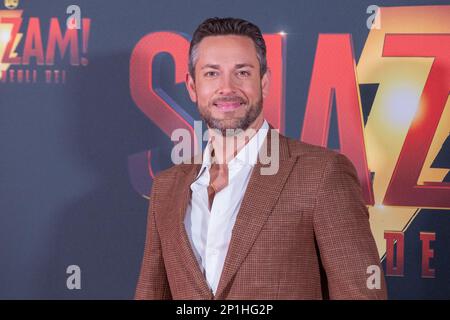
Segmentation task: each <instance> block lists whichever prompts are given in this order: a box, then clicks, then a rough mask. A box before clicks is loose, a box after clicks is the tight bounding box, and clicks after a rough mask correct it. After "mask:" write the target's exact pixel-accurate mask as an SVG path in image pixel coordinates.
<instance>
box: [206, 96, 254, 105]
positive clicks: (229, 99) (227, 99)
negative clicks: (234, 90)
mask: <svg viewBox="0 0 450 320" xmlns="http://www.w3.org/2000/svg"><path fill="white" fill-rule="evenodd" d="M221 102H239V103H246V101H245V99H243V98H241V97H239V96H228V97H220V98H216V99H214V100H213V101H212V103H213V104H217V103H221Z"/></svg>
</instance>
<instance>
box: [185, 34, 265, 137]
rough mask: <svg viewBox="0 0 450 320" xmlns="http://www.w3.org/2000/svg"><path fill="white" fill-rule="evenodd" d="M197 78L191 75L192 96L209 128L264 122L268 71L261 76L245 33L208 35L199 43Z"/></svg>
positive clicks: (190, 93)
mask: <svg viewBox="0 0 450 320" xmlns="http://www.w3.org/2000/svg"><path fill="white" fill-rule="evenodd" d="M194 62H195V80H194V79H193V78H192V77H191V76H190V75H189V74H188V75H187V77H186V84H187V88H188V91H189V95H190V97H191V99H192V101H193V102H195V103H197V107H198V109H199V112H200V114H201V116H202V117H203V119H204V120H205V121H206V123H207V125H208V127H210V128H214V129H219V130H220V131H221V132H222V134H224V135H225V130H226V129H242V130H246V129H247V128H249V127H252V125H253V124H255V123H260V122H261V121H262V117H263V113H262V104H263V98H265V97H266V96H267V93H268V90H269V76H268V72H266V74H265V75H264V76H263V77H262V78H261V75H260V66H259V61H258V58H257V55H256V48H255V45H254V43H253V40H252V39H251V38H249V37H246V36H237V35H225V36H208V37H206V38H203V40H202V41H201V42H200V43H199V44H198V47H197V60H196V61H194Z"/></svg>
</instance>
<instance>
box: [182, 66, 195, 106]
mask: <svg viewBox="0 0 450 320" xmlns="http://www.w3.org/2000/svg"><path fill="white" fill-rule="evenodd" d="M185 84H186V89H187V91H188V92H189V96H190V97H191V100H192V102H194V103H195V102H197V92H196V90H195V80H194V78H192V76H191V75H190V73H189V72H188V73H186V81H185Z"/></svg>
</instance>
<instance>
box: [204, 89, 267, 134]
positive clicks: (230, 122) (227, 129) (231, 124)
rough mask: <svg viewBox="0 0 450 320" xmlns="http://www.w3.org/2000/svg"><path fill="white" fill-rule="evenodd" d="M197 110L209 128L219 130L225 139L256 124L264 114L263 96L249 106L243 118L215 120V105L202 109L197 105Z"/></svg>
mask: <svg viewBox="0 0 450 320" xmlns="http://www.w3.org/2000/svg"><path fill="white" fill-rule="evenodd" d="M197 108H198V110H199V112H200V115H201V116H202V118H203V120H205V122H206V124H207V125H208V127H209V128H211V129H215V130H219V131H220V133H221V134H222V136H224V137H225V136H233V135H236V134H238V133H239V132H241V130H242V131H245V130H247V129H248V128H249V127H250V125H251V124H252V123H253V122H255V120H256V119H257V118H258V116H259V115H260V114H261V112H262V109H263V98H262V94H261V95H260V98H259V99H258V101H256V102H255V103H254V104H252V105H247V106H246V110H245V114H244V115H243V116H241V117H231V118H225V119H219V118H215V117H214V116H213V115H212V114H211V109H212V108H215V106H214V105H213V104H211V105H209V106H206V107H200V106H199V105H198V104H197Z"/></svg>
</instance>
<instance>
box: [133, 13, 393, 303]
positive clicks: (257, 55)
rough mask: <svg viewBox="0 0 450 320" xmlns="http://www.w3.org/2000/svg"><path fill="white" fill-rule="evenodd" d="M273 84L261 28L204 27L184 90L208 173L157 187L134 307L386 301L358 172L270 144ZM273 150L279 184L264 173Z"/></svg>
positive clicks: (334, 160) (171, 176)
mask: <svg viewBox="0 0 450 320" xmlns="http://www.w3.org/2000/svg"><path fill="white" fill-rule="evenodd" d="M269 83H270V71H269V70H268V69H267V66H266V47H265V43H264V40H263V38H262V35H261V32H260V30H259V28H258V27H257V26H255V25H254V24H252V23H250V22H247V21H245V20H241V19H233V18H225V19H220V18H212V19H207V20H205V21H204V22H203V23H202V24H201V25H200V26H199V27H198V28H197V30H196V31H195V33H194V36H193V39H192V42H191V46H190V50H189V73H188V74H187V76H186V85H187V89H188V91H189V94H190V97H191V99H192V101H194V102H195V103H196V104H197V107H198V110H199V112H200V114H201V116H202V117H203V119H204V120H205V122H206V124H207V125H208V132H209V135H210V139H209V142H208V145H207V147H206V149H205V152H204V154H203V160H202V163H201V164H189V163H183V164H179V165H176V166H173V167H172V168H170V169H168V170H165V171H163V172H161V173H160V174H159V175H157V177H156V178H155V180H154V184H153V188H152V192H151V200H150V208H149V219H148V230H147V239H146V246H145V252H144V257H143V262H142V268H141V273H140V277H139V281H138V285H137V289H136V296H135V298H136V299H324V298H331V299H384V298H386V287H385V282H384V278H383V273H382V271H381V268H380V265H379V256H378V252H377V248H376V246H375V242H374V240H373V237H372V234H371V231H370V226H369V221H368V211H367V208H366V206H365V204H364V201H363V199H362V197H361V188H360V185H359V182H358V179H357V175H356V172H355V169H354V167H353V165H352V164H351V162H350V161H349V160H348V159H347V158H346V157H345V156H343V155H340V154H338V153H336V152H334V151H330V150H327V149H325V148H322V147H317V146H312V145H309V144H306V143H302V142H300V141H296V140H292V139H289V138H287V137H284V136H283V135H281V134H278V133H276V134H273V132H271V133H269V129H270V128H272V127H271V126H270V125H269V124H268V123H267V121H266V120H265V119H264V116H263V112H262V105H263V99H264V98H265V97H266V96H267V94H268V88H269ZM243 136H245V137H247V139H237V138H238V137H243ZM232 142H233V143H234V144H232ZM230 144H231V145H233V148H229V145H230ZM265 148H267V150H268V153H270V154H271V159H272V160H273V161H279V165H278V166H277V170H276V172H275V173H272V174H263V173H262V172H263V171H262V169H263V168H264V167H265V165H264V164H263V163H262V161H261V157H260V155H261V154H262V153H261V152H262V151H261V150H263V149H265ZM368 268H369V270H374V269H373V268H375V270H378V280H375V282H374V283H375V285H374V283H371V281H369V280H368V278H369V277H370V275H371V274H370V273H369V274H368ZM375 276H376V274H375ZM377 283H378V284H377Z"/></svg>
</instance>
